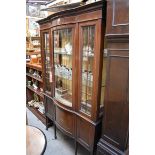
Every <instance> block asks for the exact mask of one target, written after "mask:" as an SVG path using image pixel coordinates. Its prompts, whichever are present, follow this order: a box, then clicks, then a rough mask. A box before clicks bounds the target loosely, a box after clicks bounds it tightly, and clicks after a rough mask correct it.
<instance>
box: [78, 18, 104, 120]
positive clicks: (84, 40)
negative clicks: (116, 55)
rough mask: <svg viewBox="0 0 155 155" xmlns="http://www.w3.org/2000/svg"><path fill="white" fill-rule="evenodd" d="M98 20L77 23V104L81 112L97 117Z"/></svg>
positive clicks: (99, 47)
mask: <svg viewBox="0 0 155 155" xmlns="http://www.w3.org/2000/svg"><path fill="white" fill-rule="evenodd" d="M100 38H101V29H100V22H99V21H92V22H85V23H80V24H79V73H78V74H79V84H78V86H79V99H80V100H79V106H78V109H79V111H80V113H81V114H83V115H85V116H86V117H88V118H91V119H92V120H94V121H95V120H96V119H97V109H98V107H99V104H98V86H99V79H98V78H99V74H100V73H99V70H100V69H99V68H100V56H101V51H100V50H101V44H100Z"/></svg>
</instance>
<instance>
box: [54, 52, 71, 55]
mask: <svg viewBox="0 0 155 155" xmlns="http://www.w3.org/2000/svg"><path fill="white" fill-rule="evenodd" d="M54 54H61V55H68V56H72V54H68V53H62V52H54Z"/></svg>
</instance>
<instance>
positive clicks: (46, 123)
mask: <svg viewBox="0 0 155 155" xmlns="http://www.w3.org/2000/svg"><path fill="white" fill-rule="evenodd" d="M46 130H48V118H47V117H46Z"/></svg>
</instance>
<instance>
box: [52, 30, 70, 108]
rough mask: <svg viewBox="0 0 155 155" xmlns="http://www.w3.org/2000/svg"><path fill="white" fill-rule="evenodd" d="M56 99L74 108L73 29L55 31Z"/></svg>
mask: <svg viewBox="0 0 155 155" xmlns="http://www.w3.org/2000/svg"><path fill="white" fill-rule="evenodd" d="M53 34H54V50H53V51H54V75H55V99H56V100H58V101H59V102H61V103H62V104H64V105H66V106H69V107H72V29H61V30H56V31H54V33H53Z"/></svg>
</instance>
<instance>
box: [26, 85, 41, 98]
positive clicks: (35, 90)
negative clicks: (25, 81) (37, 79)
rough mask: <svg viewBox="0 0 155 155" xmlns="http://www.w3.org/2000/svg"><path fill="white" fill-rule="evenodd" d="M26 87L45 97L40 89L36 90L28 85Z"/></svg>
mask: <svg viewBox="0 0 155 155" xmlns="http://www.w3.org/2000/svg"><path fill="white" fill-rule="evenodd" d="M26 87H27V88H28V89H30V90H31V91H33V92H34V93H36V94H37V95H39V96H40V97H42V98H44V96H43V94H42V93H41V92H40V91H38V90H35V89H34V88H33V87H32V86H26Z"/></svg>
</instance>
